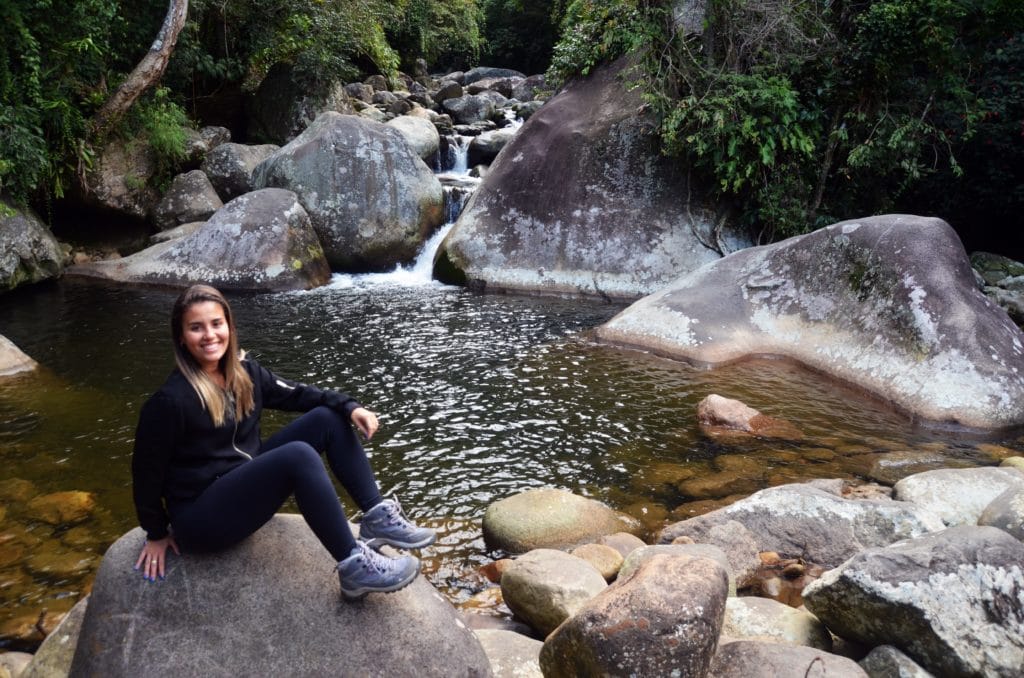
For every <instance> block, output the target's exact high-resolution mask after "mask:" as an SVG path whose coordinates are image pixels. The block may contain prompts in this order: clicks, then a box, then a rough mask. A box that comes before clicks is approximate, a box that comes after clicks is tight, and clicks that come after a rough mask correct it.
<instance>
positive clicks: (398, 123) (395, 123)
mask: <svg viewBox="0 0 1024 678" xmlns="http://www.w3.org/2000/svg"><path fill="white" fill-rule="evenodd" d="M386 124H387V125H388V126H389V127H394V128H395V129H397V130H398V131H399V132H401V134H402V137H403V138H404V139H405V141H406V142H407V143H408V144H409V146H410V147H411V148H412V150H413V152H415V153H416V155H418V156H420V158H422V159H423V160H430V159H431V158H433V157H434V155H436V154H437V149H438V148H440V147H441V135H440V134H438V133H437V128H436V127H434V123H432V122H430V120H427V119H426V118H420V117H417V116H412V115H400V116H398V117H397V118H394V119H393V120H390V121H388V122H387V123H386Z"/></svg>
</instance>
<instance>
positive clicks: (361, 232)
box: [253, 113, 444, 271]
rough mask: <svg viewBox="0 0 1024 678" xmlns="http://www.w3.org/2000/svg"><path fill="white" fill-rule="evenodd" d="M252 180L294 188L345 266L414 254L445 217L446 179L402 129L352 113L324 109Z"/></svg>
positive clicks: (381, 266)
mask: <svg viewBox="0 0 1024 678" xmlns="http://www.w3.org/2000/svg"><path fill="white" fill-rule="evenodd" d="M253 183H254V184H255V185H256V186H280V187H283V188H288V189H291V190H294V191H295V192H296V193H297V194H298V196H299V201H300V202H301V203H302V204H303V206H304V207H305V208H306V211H308V212H309V216H310V219H311V220H312V222H313V228H314V229H315V230H316V232H317V234H318V235H319V236H320V241H321V242H322V243H323V245H324V252H325V253H326V255H327V260H328V262H330V264H331V266H333V267H336V268H339V269H342V270H348V271H362V270H385V269H389V268H392V267H394V266H395V265H396V264H398V263H401V262H406V261H411V260H413V259H414V258H415V256H416V254H417V252H418V251H419V249H420V247H421V246H422V244H423V242H424V241H425V240H426V239H427V238H428V237H429V236H430V234H431V233H432V232H433V230H434V229H435V228H437V227H438V226H439V225H440V224H441V221H442V219H443V212H444V209H443V208H444V196H443V192H442V190H441V184H440V182H439V181H438V180H437V178H436V177H435V176H434V174H433V172H431V171H430V168H429V167H427V165H426V163H424V162H423V160H422V159H420V157H419V156H418V155H416V153H414V152H413V151H412V149H411V148H410V147H409V144H407V143H406V141H405V139H404V137H403V136H402V134H401V133H400V132H399V131H398V130H396V129H394V128H392V127H388V126H387V125H382V124H379V123H375V122H372V121H370V120H365V119H363V118H360V117H357V116H352V115H339V114H337V113H324V114H323V115H321V116H320V117H318V118H317V119H316V120H315V121H314V122H313V124H312V125H310V126H309V128H308V129H307V130H306V131H305V132H303V133H302V134H301V135H299V136H298V137H296V138H295V140H293V141H292V142H291V143H289V144H288V145H287V146H284V147H283V148H281V150H279V151H278V152H277V153H275V154H274V155H272V156H270V157H269V158H267V159H266V160H265V161H264V162H262V163H261V164H260V165H259V166H258V167H257V168H256V171H255V172H254V175H253Z"/></svg>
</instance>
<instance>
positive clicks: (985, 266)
mask: <svg viewBox="0 0 1024 678" xmlns="http://www.w3.org/2000/svg"><path fill="white" fill-rule="evenodd" d="M971 266H972V267H973V268H974V270H976V271H977V272H978V273H980V274H981V277H982V278H983V279H984V280H985V283H986V284H987V285H995V284H997V283H998V282H999V281H1001V280H1003V279H1004V278H1007V277H1014V276H1021V275H1024V264H1022V263H1021V262H1019V261H1015V260H1013V259H1010V258H1009V257H1004V256H1002V255H1001V254H992V253H991V252H972V253H971Z"/></svg>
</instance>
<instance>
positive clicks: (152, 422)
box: [132, 393, 180, 540]
mask: <svg viewBox="0 0 1024 678" xmlns="http://www.w3.org/2000/svg"><path fill="white" fill-rule="evenodd" d="M179 422H180V411H179V408H178V407H177V404H176V403H175V402H174V399H173V398H171V397H169V396H167V395H164V394H162V393H157V394H155V395H154V396H153V397H151V398H150V399H149V400H147V401H146V403H145V404H144V405H143V406H142V411H141V412H140V413H139V424H138V426H137V427H136V429H135V448H134V450H133V451H132V497H133V499H134V500H135V512H136V514H138V517H139V525H141V526H142V529H143V530H145V531H146V536H147V537H148V538H149V539H151V540H158V539H163V538H164V537H166V536H167V535H168V519H167V512H166V511H165V510H164V504H163V501H162V495H163V485H164V478H165V476H166V474H167V466H168V464H169V463H170V460H171V455H172V453H173V452H174V446H175V444H176V443H177V438H178V431H179Z"/></svg>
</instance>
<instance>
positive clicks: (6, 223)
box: [0, 199, 64, 292]
mask: <svg viewBox="0 0 1024 678" xmlns="http://www.w3.org/2000/svg"><path fill="white" fill-rule="evenodd" d="M63 268H64V256H63V254H61V250H60V244H59V243H58V242H57V239H56V238H54V237H53V234H52V233H50V229H48V228H47V227H46V225H45V224H44V223H43V222H42V221H40V219H39V217H37V216H36V215H35V213H33V212H32V210H30V209H28V208H25V209H15V207H14V205H12V204H11V203H9V202H7V201H6V200H2V199H0V292H4V291H6V290H12V289H14V288H15V287H17V286H18V285H27V284H30V283H35V282H39V281H40V280H46V279H47V278H54V277H56V276H59V275H60V274H61V271H62V270H63Z"/></svg>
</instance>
